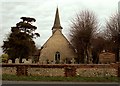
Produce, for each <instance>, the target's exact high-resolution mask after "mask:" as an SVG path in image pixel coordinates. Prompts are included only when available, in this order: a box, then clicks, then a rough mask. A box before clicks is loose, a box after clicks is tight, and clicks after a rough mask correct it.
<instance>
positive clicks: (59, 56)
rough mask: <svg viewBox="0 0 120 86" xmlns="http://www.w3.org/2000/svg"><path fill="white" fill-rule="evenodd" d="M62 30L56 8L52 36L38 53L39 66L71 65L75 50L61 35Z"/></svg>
mask: <svg viewBox="0 0 120 86" xmlns="http://www.w3.org/2000/svg"><path fill="white" fill-rule="evenodd" d="M62 29H63V28H62V27H61V24H60V18H59V11H58V8H57V9H56V14H55V20H54V25H53V27H52V36H51V37H50V38H49V39H48V40H47V41H46V42H45V44H44V45H43V46H42V48H41V51H40V57H39V62H40V63H41V64H62V63H72V61H73V59H74V58H75V57H76V53H75V50H74V48H73V47H72V45H71V44H70V43H69V41H68V40H67V39H66V37H65V36H64V35H63V34H62Z"/></svg>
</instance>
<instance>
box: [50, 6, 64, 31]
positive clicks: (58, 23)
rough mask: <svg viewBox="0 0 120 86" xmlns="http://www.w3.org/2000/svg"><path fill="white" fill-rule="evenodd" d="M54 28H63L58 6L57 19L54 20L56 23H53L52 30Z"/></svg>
mask: <svg viewBox="0 0 120 86" xmlns="http://www.w3.org/2000/svg"><path fill="white" fill-rule="evenodd" d="M53 29H62V27H61V24H60V18H59V11H58V7H57V9H56V14H55V21H54V25H53V28H52V30H53Z"/></svg>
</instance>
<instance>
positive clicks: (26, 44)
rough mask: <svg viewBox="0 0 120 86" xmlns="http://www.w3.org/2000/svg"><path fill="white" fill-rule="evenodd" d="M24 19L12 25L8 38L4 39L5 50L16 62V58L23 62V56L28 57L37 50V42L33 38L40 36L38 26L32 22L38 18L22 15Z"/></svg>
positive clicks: (3, 47)
mask: <svg viewBox="0 0 120 86" xmlns="http://www.w3.org/2000/svg"><path fill="white" fill-rule="evenodd" d="M21 19H22V21H20V22H19V23H17V24H16V26H15V27H11V33H10V35H9V36H8V38H7V40H5V41H3V42H4V43H3V46H2V49H3V52H5V53H7V54H8V55H9V56H10V59H11V60H12V62H13V63H15V59H16V58H19V62H20V63H22V58H28V57H29V56H30V55H32V54H33V53H34V52H35V50H36V46H35V42H34V41H33V38H36V37H39V36H40V35H39V33H35V30H36V29H37V27H36V26H34V25H32V22H35V21H36V20H35V19H34V18H30V17H21Z"/></svg>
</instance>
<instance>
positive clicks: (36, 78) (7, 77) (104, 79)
mask: <svg viewBox="0 0 120 86" xmlns="http://www.w3.org/2000/svg"><path fill="white" fill-rule="evenodd" d="M2 80H11V81H73V82H119V81H120V78H118V77H79V76H76V77H62V76H61V77H59V76H52V77H50V76H16V75H10V74H3V75H2Z"/></svg>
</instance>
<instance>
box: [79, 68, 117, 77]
mask: <svg viewBox="0 0 120 86" xmlns="http://www.w3.org/2000/svg"><path fill="white" fill-rule="evenodd" d="M77 75H78V76H81V77H106V76H107V77H111V76H117V70H116V69H114V68H79V69H77Z"/></svg>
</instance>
